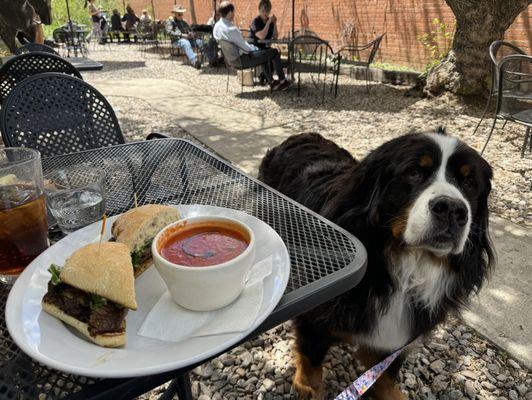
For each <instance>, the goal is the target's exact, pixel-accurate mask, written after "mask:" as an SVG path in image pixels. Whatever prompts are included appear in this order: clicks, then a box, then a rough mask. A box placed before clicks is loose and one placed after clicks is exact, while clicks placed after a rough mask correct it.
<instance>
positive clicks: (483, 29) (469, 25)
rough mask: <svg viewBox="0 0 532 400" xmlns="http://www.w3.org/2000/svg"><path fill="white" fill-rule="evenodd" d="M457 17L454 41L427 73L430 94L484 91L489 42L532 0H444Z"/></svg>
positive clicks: (466, 94)
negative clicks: (445, 53)
mask: <svg viewBox="0 0 532 400" xmlns="http://www.w3.org/2000/svg"><path fill="white" fill-rule="evenodd" d="M445 2H446V3H447V5H449V7H450V8H451V9H452V11H453V13H454V15H455V17H456V31H455V34H454V39H453V44H452V47H451V50H450V51H449V54H448V55H447V56H446V57H445V59H444V60H443V61H442V62H441V63H440V64H438V65H436V66H435V67H434V68H432V69H431V70H430V71H429V73H428V75H427V83H426V86H425V90H426V91H427V92H428V93H430V94H431V95H439V94H441V93H442V92H444V91H450V92H453V93H455V94H458V95H462V96H471V95H478V94H481V93H485V91H486V88H487V87H488V86H489V82H490V79H489V77H490V71H491V66H490V63H491V61H490V57H489V52H488V49H489V46H490V44H491V43H492V42H494V41H495V40H501V39H502V38H503V36H504V33H505V32H506V30H507V29H508V27H509V26H510V25H511V24H512V22H513V21H514V20H515V18H516V17H517V16H518V15H519V14H520V13H521V12H522V11H524V10H525V9H526V8H527V6H528V5H529V4H531V3H532V0H445Z"/></svg>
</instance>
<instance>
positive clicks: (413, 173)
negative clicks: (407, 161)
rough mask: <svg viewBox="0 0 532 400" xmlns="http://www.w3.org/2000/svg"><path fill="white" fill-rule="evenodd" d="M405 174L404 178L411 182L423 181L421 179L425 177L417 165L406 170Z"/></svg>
mask: <svg viewBox="0 0 532 400" xmlns="http://www.w3.org/2000/svg"><path fill="white" fill-rule="evenodd" d="M405 175H406V178H407V179H408V180H409V181H410V182H412V183H420V182H422V181H423V179H425V175H424V174H423V170H422V169H421V168H419V167H413V168H410V169H409V170H408V171H406V174H405Z"/></svg>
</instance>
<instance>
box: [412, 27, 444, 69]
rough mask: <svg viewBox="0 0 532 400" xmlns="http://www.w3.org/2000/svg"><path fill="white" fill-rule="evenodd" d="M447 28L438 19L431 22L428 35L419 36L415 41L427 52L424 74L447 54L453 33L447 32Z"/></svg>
mask: <svg viewBox="0 0 532 400" xmlns="http://www.w3.org/2000/svg"><path fill="white" fill-rule="evenodd" d="M448 28H449V27H448V26H447V24H446V23H445V22H443V21H440V20H439V19H438V18H434V19H433V20H432V29H431V31H430V33H425V34H423V35H419V36H418V37H417V40H418V41H419V42H420V43H421V44H422V45H423V47H424V48H425V49H426V50H428V52H429V54H430V59H429V62H428V63H427V65H426V66H425V70H424V74H426V73H427V72H428V71H429V70H430V69H431V68H433V67H434V66H436V65H438V64H439V63H440V62H441V61H442V60H443V59H444V58H445V56H446V55H447V53H449V50H450V48H451V44H452V42H453V33H452V32H449V31H448Z"/></svg>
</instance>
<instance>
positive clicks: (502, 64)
mask: <svg viewBox="0 0 532 400" xmlns="http://www.w3.org/2000/svg"><path fill="white" fill-rule="evenodd" d="M497 70H498V74H497V77H496V83H497V87H496V90H495V93H496V96H497V105H496V110H495V117H494V118H493V124H492V126H491V130H490V132H489V134H488V138H487V139H486V143H484V147H483V148H482V151H481V152H480V154H483V153H484V150H486V146H487V145H488V142H489V140H490V139H491V135H492V133H493V130H494V129H495V125H496V124H497V120H498V119H503V120H504V121H505V122H504V123H505V125H506V122H507V121H510V122H515V123H518V124H520V125H523V126H525V128H526V133H525V140H524V143H523V147H522V149H521V156H522V157H523V156H524V154H525V150H526V147H527V144H528V146H529V151H532V132H531V131H532V56H528V55H523V54H516V55H510V56H506V57H504V58H503V59H502V60H500V61H499V63H498V64H497ZM503 128H504V126H503Z"/></svg>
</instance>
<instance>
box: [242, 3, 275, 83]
mask: <svg viewBox="0 0 532 400" xmlns="http://www.w3.org/2000/svg"><path fill="white" fill-rule="evenodd" d="M271 11H272V3H271V2H270V0H260V1H259V15H257V16H256V17H255V18H254V19H253V21H251V25H250V27H249V37H250V39H252V40H253V42H252V43H253V44H254V45H255V46H257V47H258V48H259V49H267V48H268V47H270V46H269V45H267V44H265V43H259V41H260V40H267V39H277V38H278V37H279V32H278V30H277V24H276V22H277V17H276V16H275V15H272V16H270V13H271ZM270 68H271V67H270ZM267 74H268V69H267V68H266V67H265V66H264V65H263V66H262V67H261V74H260V83H261V85H264V84H265V83H266V81H267Z"/></svg>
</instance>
